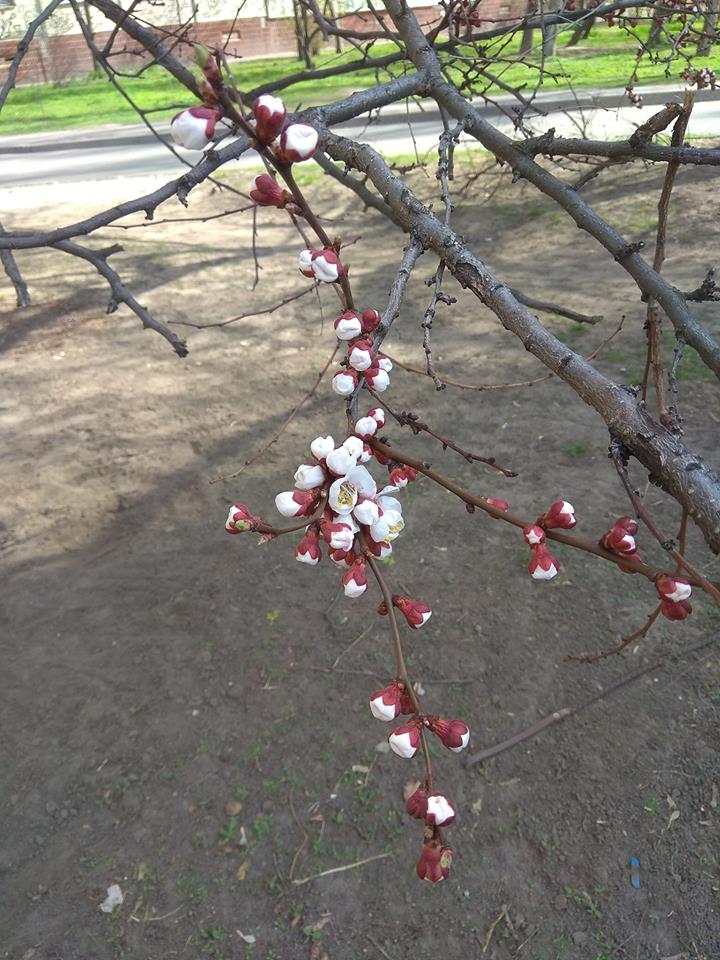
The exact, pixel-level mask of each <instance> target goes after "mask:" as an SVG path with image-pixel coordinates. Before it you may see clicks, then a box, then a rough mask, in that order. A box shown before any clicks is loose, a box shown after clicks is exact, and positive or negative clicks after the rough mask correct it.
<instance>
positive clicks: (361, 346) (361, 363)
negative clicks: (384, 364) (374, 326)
mask: <svg viewBox="0 0 720 960" xmlns="http://www.w3.org/2000/svg"><path fill="white" fill-rule="evenodd" d="M374 359H375V354H374V353H373V348H372V340H356V341H355V343H354V344H353V346H352V349H351V350H350V352H349V353H348V363H349V364H350V366H351V367H352V368H353V369H354V370H368V369H369V368H370V367H371V366H372V365H373V360H374Z"/></svg>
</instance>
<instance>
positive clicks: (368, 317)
mask: <svg viewBox="0 0 720 960" xmlns="http://www.w3.org/2000/svg"><path fill="white" fill-rule="evenodd" d="M381 319H382V318H381V316H380V314H379V313H378V312H377V310H373V309H372V308H368V309H367V310H363V313H362V328H363V333H372V332H373V331H374V330H376V329H377V327H378V326H379V324H380V320H381Z"/></svg>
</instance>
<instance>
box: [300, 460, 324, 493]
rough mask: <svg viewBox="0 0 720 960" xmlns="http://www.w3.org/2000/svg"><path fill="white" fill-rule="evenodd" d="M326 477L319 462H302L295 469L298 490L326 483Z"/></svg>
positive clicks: (309, 488) (311, 488) (310, 488)
mask: <svg viewBox="0 0 720 960" xmlns="http://www.w3.org/2000/svg"><path fill="white" fill-rule="evenodd" d="M325 477H326V475H325V471H324V470H323V468H322V467H321V466H320V464H319V463H301V464H300V466H299V467H298V468H297V470H296V471H295V486H296V487H297V488H298V490H313V489H314V488H315V487H321V486H322V485H323V484H324V483H325Z"/></svg>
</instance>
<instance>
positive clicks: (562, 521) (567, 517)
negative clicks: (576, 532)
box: [537, 500, 577, 530]
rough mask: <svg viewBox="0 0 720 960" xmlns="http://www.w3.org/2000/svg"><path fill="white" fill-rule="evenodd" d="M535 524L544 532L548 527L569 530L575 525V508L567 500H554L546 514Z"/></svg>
mask: <svg viewBox="0 0 720 960" xmlns="http://www.w3.org/2000/svg"><path fill="white" fill-rule="evenodd" d="M537 522H538V523H539V524H540V526H542V527H545V529H546V530H547V529H548V528H549V527H550V528H552V527H562V528H564V529H565V530H570V529H571V527H574V526H575V524H576V523H577V520H576V519H575V508H574V507H573V505H572V504H571V503H568V502H567V500H556V501H555V503H553V504H552V506H551V507H550V509H549V510H548V511H547V512H546V513H544V514H543V515H542V516H541V517H538V521H537Z"/></svg>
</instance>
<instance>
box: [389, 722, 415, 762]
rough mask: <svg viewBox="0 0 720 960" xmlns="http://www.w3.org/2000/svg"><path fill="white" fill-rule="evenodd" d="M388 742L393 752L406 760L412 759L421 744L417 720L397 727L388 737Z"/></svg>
mask: <svg viewBox="0 0 720 960" xmlns="http://www.w3.org/2000/svg"><path fill="white" fill-rule="evenodd" d="M388 743H389V744H390V749H391V750H392V752H393V753H396V754H397V755H398V756H399V757H403V759H405V760H411V759H412V758H413V757H414V756H415V754H416V753H417V752H418V748H419V746H420V728H419V726H418V724H417V722H414V721H411V722H410V723H407V724H405V725H404V726H402V727H396V728H395V729H394V730H393V732H392V733H391V734H390V736H389V737H388Z"/></svg>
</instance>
